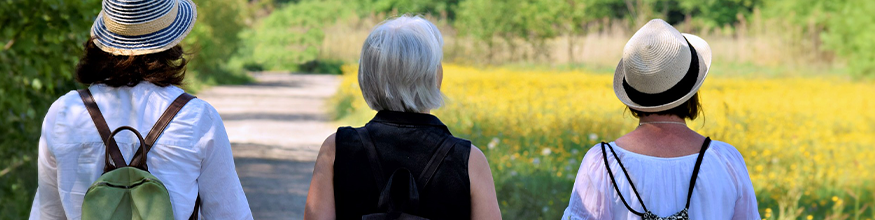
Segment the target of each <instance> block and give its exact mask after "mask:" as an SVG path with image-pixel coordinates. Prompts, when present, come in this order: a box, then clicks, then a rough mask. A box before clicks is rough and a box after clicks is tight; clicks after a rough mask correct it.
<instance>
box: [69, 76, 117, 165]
mask: <svg viewBox="0 0 875 220" xmlns="http://www.w3.org/2000/svg"><path fill="white" fill-rule="evenodd" d="M78 92H79V97H80V98H82V102H83V103H85V109H87V110H88V114H89V115H91V121H93V122H94V126H96V127H97V133H99V134H100V139H101V140H103V144H104V146H106V153H105V155H104V157H105V161H106V166H104V167H103V173H106V172H109V171H112V170H115V169H116V168H119V167H125V166H127V163H125V158H124V157H123V156H122V153H121V151H119V149H118V144H117V143H116V142H115V138H112V137H111V133H112V132H111V131H110V130H109V125H107V124H106V119H104V118H103V114H102V113H100V108H98V107H97V102H95V101H94V96H92V95H91V91H90V90H88V89H80V90H78Z"/></svg>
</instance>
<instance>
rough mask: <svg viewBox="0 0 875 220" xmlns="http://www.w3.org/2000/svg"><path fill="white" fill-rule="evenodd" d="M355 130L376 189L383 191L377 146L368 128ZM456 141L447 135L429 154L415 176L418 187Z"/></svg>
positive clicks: (429, 180) (424, 183)
mask: <svg viewBox="0 0 875 220" xmlns="http://www.w3.org/2000/svg"><path fill="white" fill-rule="evenodd" d="M355 130H356V132H358V135H359V139H361V141H362V145H364V147H365V149H366V150H367V154H368V160H369V161H370V165H371V172H373V173H374V180H376V183H377V188H378V191H383V186H385V185H386V180H385V176H383V167H382V164H381V163H380V158H379V155H378V154H377V148H376V147H375V146H374V142H373V141H372V140H371V134H370V133H369V132H368V129H367V128H365V127H361V128H356V129H355ZM456 143H458V141H457V140H456V139H454V138H452V136H447V137H446V138H444V140H443V141H442V142H441V146H440V147H439V148H438V149H437V151H435V153H434V154H432V155H431V159H430V160H429V161H428V163H427V164H426V165H425V168H424V169H423V170H422V173H420V175H419V178H417V185H418V186H420V188H424V187H425V186H426V185H428V183H429V182H431V179H432V177H434V174H435V173H437V169H438V168H439V167H440V165H441V163H442V162H443V160H444V158H446V156H447V153H449V152H450V150H451V149H453V146H455V145H456Z"/></svg>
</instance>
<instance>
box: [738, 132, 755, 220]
mask: <svg viewBox="0 0 875 220" xmlns="http://www.w3.org/2000/svg"><path fill="white" fill-rule="evenodd" d="M733 149H734V148H733ZM732 155H733V156H732V157H733V158H732V162H731V163H732V166H733V168H734V170H735V173H734V175H735V180H736V186H737V187H738V200H736V201H735V211H734V214H733V216H732V219H733V220H751V219H761V218H760V213H759V208H758V206H757V198H756V191H754V189H753V183H752V182H751V180H750V173H748V171H747V165H746V164H745V162H744V158H743V157H742V156H741V153H739V152H738V151H737V150H734V151H733V153H732Z"/></svg>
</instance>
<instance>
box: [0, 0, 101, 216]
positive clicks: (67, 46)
mask: <svg viewBox="0 0 875 220" xmlns="http://www.w3.org/2000/svg"><path fill="white" fill-rule="evenodd" d="M99 10H100V1H98V0H85V1H63V0H41V1H0V14H2V17H0V63H2V65H0V75H2V76H3V79H2V80H0V123H2V126H0V201H3V202H2V203H3V205H2V206H0V219H24V218H26V216H27V214H28V211H29V208H30V202H31V201H32V199H33V195H34V190H36V187H34V186H35V185H36V166H35V164H36V162H35V161H36V152H37V140H38V139H39V135H40V127H41V122H42V119H43V116H44V115H45V112H46V111H47V110H48V108H49V106H50V105H51V104H52V102H53V101H54V100H55V99H56V98H57V97H59V96H61V95H62V94H64V93H65V92H67V91H70V90H71V89H76V86H77V85H76V83H75V81H74V80H73V72H74V71H75V66H76V62H77V61H78V57H79V55H80V54H81V53H82V51H81V50H82V49H81V44H82V43H83V42H85V41H86V39H88V30H90V28H91V23H92V22H93V21H94V17H96V15H97V13H98V12H99ZM35 12H38V13H35Z"/></svg>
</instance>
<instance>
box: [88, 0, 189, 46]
mask: <svg viewBox="0 0 875 220" xmlns="http://www.w3.org/2000/svg"><path fill="white" fill-rule="evenodd" d="M195 20H197V8H196V7H195V4H194V3H193V2H191V0H103V9H102V10H101V11H100V14H99V15H97V19H95V21H94V25H92V26H91V36H92V37H94V44H95V45H97V47H98V48H100V49H101V50H103V51H106V52H108V53H111V54H114V55H128V56H132V55H143V54H150V53H157V52H161V51H165V50H167V49H170V48H172V47H173V46H176V45H177V44H179V42H181V41H182V39H183V38H185V36H186V35H188V33H189V32H191V29H192V27H194V22H195Z"/></svg>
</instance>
